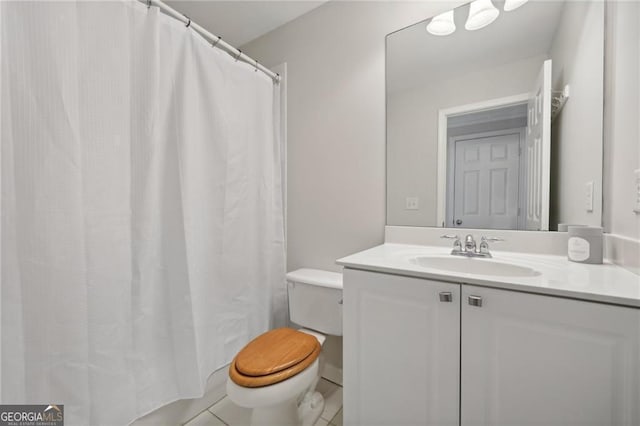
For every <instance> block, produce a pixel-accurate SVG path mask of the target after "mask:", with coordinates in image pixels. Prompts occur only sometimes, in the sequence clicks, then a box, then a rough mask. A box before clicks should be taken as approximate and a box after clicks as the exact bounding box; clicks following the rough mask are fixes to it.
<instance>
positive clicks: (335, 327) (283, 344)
mask: <svg viewBox="0 0 640 426" xmlns="http://www.w3.org/2000/svg"><path fill="white" fill-rule="evenodd" d="M287 281H288V284H287V293H288V295H289V316H290V318H291V321H292V322H293V323H295V324H297V325H299V326H302V327H304V328H301V329H299V330H293V329H289V328H281V329H276V330H271V331H269V332H266V333H264V334H262V335H260V336H258V337H257V338H256V339H254V340H252V341H251V342H250V343H249V344H247V346H245V347H244V349H242V350H241V351H240V352H239V353H238V355H236V357H235V359H234V360H233V362H232V364H231V366H230V368H229V379H228V380H227V395H228V396H229V398H230V399H231V400H232V401H233V402H234V403H235V404H237V405H239V406H241V407H246V408H251V409H252V413H251V425H254V426H262V425H278V426H285V425H304V426H307V425H308V426H311V425H313V424H314V423H315V422H316V420H318V418H319V417H320V414H321V413H322V410H323V409H324V399H323V398H322V395H320V393H319V392H316V391H315V387H316V384H317V383H318V379H319V378H320V372H321V370H322V368H321V367H322V364H323V363H322V358H323V357H322V352H321V348H322V344H323V343H324V341H325V337H326V335H327V334H330V335H335V336H342V274H339V273H335V272H328V271H321V270H317V269H298V270H297V271H293V272H290V273H288V274H287ZM311 336H313V337H311ZM314 338H315V339H314Z"/></svg>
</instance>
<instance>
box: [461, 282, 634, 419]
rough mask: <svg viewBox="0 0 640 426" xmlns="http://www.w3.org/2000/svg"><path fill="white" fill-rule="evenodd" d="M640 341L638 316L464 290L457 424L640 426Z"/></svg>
mask: <svg viewBox="0 0 640 426" xmlns="http://www.w3.org/2000/svg"><path fill="white" fill-rule="evenodd" d="M470 296H479V297H481V298H482V299H481V303H482V306H471V305H470V304H469V301H468V298H469V297H470ZM476 300H477V299H476ZM472 302H473V301H472ZM639 341H640V310H638V309H632V308H624V307H619V306H611V305H604V304H598V303H590V302H583V301H576V300H569V299H562V298H556V297H550V296H539V295H532V294H526V293H518V292H511V291H505V290H495V289H487V288H482V287H474V286H466V285H464V286H462V340H461V342H462V343H461V344H462V348H461V353H462V363H461V375H462V381H461V386H462V393H461V405H462V410H461V425H462V426H471V425H473V426H479V425H487V426H489V425H490V426H519V425H527V426H533V425H539V426H542V425H545V426H547V425H548V426H551V425H553V426H564V425H574V426H607V425H612V426H613V425H616V426H622V425H628V426H637V425H640V416H639V406H640V393H639V389H638V388H639V386H640V375H639V371H640V370H639V364H640V355H639V344H638V342H639Z"/></svg>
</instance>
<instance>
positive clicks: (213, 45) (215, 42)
mask: <svg viewBox="0 0 640 426" xmlns="http://www.w3.org/2000/svg"><path fill="white" fill-rule="evenodd" d="M220 40H222V37H220V36H218V39H217V40H216V41H214V42H213V43H211V47H216V46H217V45H218V43H220Z"/></svg>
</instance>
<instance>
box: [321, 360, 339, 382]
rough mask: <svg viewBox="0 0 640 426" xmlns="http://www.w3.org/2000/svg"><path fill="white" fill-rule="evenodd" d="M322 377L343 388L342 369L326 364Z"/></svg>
mask: <svg viewBox="0 0 640 426" xmlns="http://www.w3.org/2000/svg"><path fill="white" fill-rule="evenodd" d="M322 377H324V378H325V379H327V380H329V381H330V382H333V383H335V384H337V385H340V386H342V368H339V367H336V366H334V365H332V364H325V366H324V369H323V371H322Z"/></svg>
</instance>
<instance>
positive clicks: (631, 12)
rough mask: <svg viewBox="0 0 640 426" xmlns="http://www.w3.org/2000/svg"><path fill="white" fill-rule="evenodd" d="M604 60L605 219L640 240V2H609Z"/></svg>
mask: <svg viewBox="0 0 640 426" xmlns="http://www.w3.org/2000/svg"><path fill="white" fill-rule="evenodd" d="M605 60H606V62H605V64H606V69H605V77H606V83H605V84H606V86H605V87H606V91H605V93H606V95H605V108H606V109H605V111H606V115H605V129H606V133H605V142H606V143H605V161H604V172H605V189H604V191H605V197H604V203H605V206H604V213H605V222H604V223H605V228H606V230H607V231H608V232H610V233H612V234H617V235H620V236H623V237H627V238H631V239H635V240H640V214H636V213H634V212H633V205H634V195H635V194H634V182H633V171H634V170H636V169H638V168H640V127H639V126H640V3H638V2H635V1H629V2H621V1H620V2H609V3H608V5H607V51H606V58H605ZM638 256H640V253H638Z"/></svg>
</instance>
